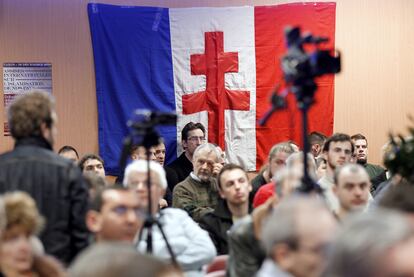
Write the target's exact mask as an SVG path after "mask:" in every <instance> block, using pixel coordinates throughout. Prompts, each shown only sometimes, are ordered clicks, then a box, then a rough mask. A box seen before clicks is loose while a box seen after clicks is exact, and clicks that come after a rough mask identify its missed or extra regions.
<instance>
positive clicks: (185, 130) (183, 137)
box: [181, 122, 206, 140]
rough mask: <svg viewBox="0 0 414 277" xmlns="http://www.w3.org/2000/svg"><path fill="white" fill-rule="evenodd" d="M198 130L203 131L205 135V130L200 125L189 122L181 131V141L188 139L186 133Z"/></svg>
mask: <svg viewBox="0 0 414 277" xmlns="http://www.w3.org/2000/svg"><path fill="white" fill-rule="evenodd" d="M197 129H200V130H201V131H203V134H206V128H205V127H204V126H203V124H201V123H194V122H189V123H187V124H186V125H185V126H184V128H183V129H182V130H181V140H187V139H188V133H189V132H190V131H192V130H197Z"/></svg>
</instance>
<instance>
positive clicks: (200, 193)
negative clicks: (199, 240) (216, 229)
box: [173, 143, 223, 222]
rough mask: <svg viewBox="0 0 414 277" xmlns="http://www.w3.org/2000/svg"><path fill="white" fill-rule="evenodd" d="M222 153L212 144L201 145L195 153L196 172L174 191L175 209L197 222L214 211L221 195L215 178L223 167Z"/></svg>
mask: <svg viewBox="0 0 414 277" xmlns="http://www.w3.org/2000/svg"><path fill="white" fill-rule="evenodd" d="M219 161H220V153H219V152H218V150H217V148H216V146H214V145H213V144H211V143H207V144H203V145H200V146H199V147H198V148H197V149H196V150H195V152H194V156H193V165H194V171H193V172H191V173H190V175H189V176H188V177H187V178H186V179H185V180H184V181H182V182H181V183H178V184H177V185H176V186H175V188H174V191H173V207H175V208H181V209H183V210H185V211H187V213H188V214H189V215H190V216H191V217H192V218H193V219H194V220H195V221H196V222H199V221H200V219H201V217H202V216H203V215H204V214H206V213H208V212H212V211H213V210H214V207H215V206H216V205H217V202H218V199H219V195H218V190H217V183H216V179H215V177H216V176H217V174H218V173H219V172H220V170H221V168H222V167H223V166H222V165H221V164H220V163H219Z"/></svg>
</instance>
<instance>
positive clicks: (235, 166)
mask: <svg viewBox="0 0 414 277" xmlns="http://www.w3.org/2000/svg"><path fill="white" fill-rule="evenodd" d="M235 169H240V170H241V171H243V172H244V175H245V176H246V178H247V180H249V178H248V177H247V173H246V170H244V168H243V167H241V166H240V165H238V164H232V163H230V164H225V165H224V166H223V167H222V168H221V170H220V172H219V174H218V175H217V184H218V187H219V188H220V189H221V175H223V173H224V172H226V171H230V170H235Z"/></svg>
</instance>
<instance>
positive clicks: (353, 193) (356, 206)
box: [333, 164, 371, 221]
mask: <svg viewBox="0 0 414 277" xmlns="http://www.w3.org/2000/svg"><path fill="white" fill-rule="evenodd" d="M334 182H335V185H334V187H333V191H334V193H335V195H336V196H337V197H338V201H339V209H338V212H337V213H336V214H335V215H336V216H337V217H338V219H339V220H341V221H342V220H343V219H344V218H345V217H346V216H348V215H349V213H352V212H362V211H364V210H366V208H367V206H368V200H369V199H370V195H371V194H370V187H371V182H370V180H369V176H368V173H367V172H366V171H365V169H364V168H363V167H362V166H360V165H358V164H347V165H344V166H342V167H340V168H337V169H336V171H335V176H334Z"/></svg>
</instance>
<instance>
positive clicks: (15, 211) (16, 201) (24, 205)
mask: <svg viewBox="0 0 414 277" xmlns="http://www.w3.org/2000/svg"><path fill="white" fill-rule="evenodd" d="M3 201H4V208H5V212H6V220H7V225H6V230H8V229H10V228H12V227H14V226H19V227H22V228H23V230H25V231H26V232H27V233H28V234H30V235H34V234H38V233H39V232H40V231H41V230H42V228H43V226H44V219H43V217H42V216H41V215H40V213H39V211H38V209H37V207H36V203H35V201H34V200H33V198H32V197H30V196H29V195H28V194H27V193H26V192H22V191H15V192H9V193H6V194H5V195H4V196H3Z"/></svg>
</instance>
